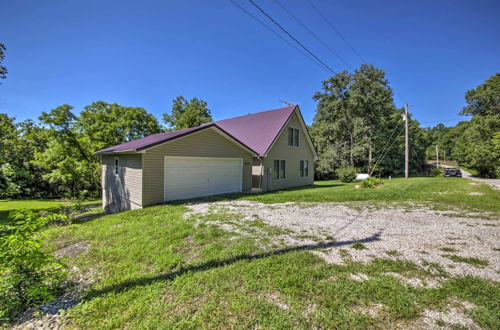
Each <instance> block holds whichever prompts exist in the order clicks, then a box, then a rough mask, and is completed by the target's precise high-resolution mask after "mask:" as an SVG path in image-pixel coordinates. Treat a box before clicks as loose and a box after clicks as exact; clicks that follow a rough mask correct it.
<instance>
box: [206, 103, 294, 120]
mask: <svg viewBox="0 0 500 330" xmlns="http://www.w3.org/2000/svg"><path fill="white" fill-rule="evenodd" d="M292 107H293V108H295V107H297V104H291V105H288V106H286V107H282V108H276V109H271V110H264V111H259V112H254V113H249V114H246V115H241V116H236V117H231V118H226V119H221V120H216V121H214V122H213V123H217V122H220V121H225V120H231V119H236V118H242V117H247V116H252V115H259V114H261V113H266V112H271V111H282V110H284V109H287V108H292Z"/></svg>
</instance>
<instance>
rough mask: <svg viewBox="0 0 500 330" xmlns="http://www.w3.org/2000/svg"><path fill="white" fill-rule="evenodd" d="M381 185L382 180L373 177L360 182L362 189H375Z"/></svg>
mask: <svg viewBox="0 0 500 330" xmlns="http://www.w3.org/2000/svg"><path fill="white" fill-rule="evenodd" d="M382 184H383V183H382V180H380V179H378V178H374V177H370V178H368V179H366V180H363V181H361V186H362V187H363V188H375V187H378V186H381V185H382Z"/></svg>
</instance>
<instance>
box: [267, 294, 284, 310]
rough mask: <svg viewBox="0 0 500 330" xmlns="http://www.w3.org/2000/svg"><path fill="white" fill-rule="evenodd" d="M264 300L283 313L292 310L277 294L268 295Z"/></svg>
mask: <svg viewBox="0 0 500 330" xmlns="http://www.w3.org/2000/svg"><path fill="white" fill-rule="evenodd" d="M264 299H265V300H266V301H267V302H269V303H271V304H273V305H275V306H277V307H278V308H279V309H281V310H283V311H287V310H289V309H290V306H288V305H287V304H285V303H284V302H283V301H281V299H280V297H279V295H278V294H276V293H270V294H268V295H266V296H265V298H264Z"/></svg>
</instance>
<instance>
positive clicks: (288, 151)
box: [262, 111, 314, 191]
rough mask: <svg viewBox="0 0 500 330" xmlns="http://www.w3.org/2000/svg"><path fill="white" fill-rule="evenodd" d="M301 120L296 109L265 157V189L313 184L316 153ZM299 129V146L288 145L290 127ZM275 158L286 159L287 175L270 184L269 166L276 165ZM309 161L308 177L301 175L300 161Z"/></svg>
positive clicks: (263, 186)
mask: <svg viewBox="0 0 500 330" xmlns="http://www.w3.org/2000/svg"><path fill="white" fill-rule="evenodd" d="M299 120H301V119H300V118H299V115H298V113H297V111H295V112H294V113H293V114H292V116H290V119H289V121H288V123H287V124H286V125H285V126H284V128H283V130H282V132H281V134H280V135H279V136H278V138H277V139H276V141H275V143H274V145H273V146H272V147H271V150H269V152H268V154H267V157H266V158H265V159H264V173H266V174H265V175H264V176H263V185H262V188H263V190H264V191H266V190H268V188H269V190H278V189H284V188H291V187H298V186H305V185H310V184H313V182H314V154H313V151H312V149H311V147H310V145H309V143H308V142H307V137H306V134H307V133H306V132H304V131H303V129H302V125H301V124H300V121H299ZM289 127H292V128H298V129H299V146H298V147H293V146H289V145H288V128H289ZM274 160H285V161H286V177H285V179H280V180H273V179H272V176H271V180H270V182H269V185H268V182H267V181H268V176H267V173H268V172H267V171H268V168H273V167H274ZM301 160H308V161H309V175H308V176H307V177H301V176H300V161H301Z"/></svg>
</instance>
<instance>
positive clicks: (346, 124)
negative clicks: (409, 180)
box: [311, 65, 424, 179]
mask: <svg viewBox="0 0 500 330" xmlns="http://www.w3.org/2000/svg"><path fill="white" fill-rule="evenodd" d="M392 95H393V92H392V89H391V87H390V86H389V82H388V80H387V79H386V78H385V73H384V72H383V71H382V70H380V69H377V68H375V67H374V66H372V65H361V67H360V68H359V69H357V70H355V71H354V72H353V73H349V72H347V71H343V72H340V73H338V74H336V75H335V76H333V77H331V78H329V79H328V80H326V81H323V86H322V90H321V91H319V92H317V93H316V94H315V95H314V97H313V99H314V100H315V101H317V102H318V105H317V110H316V115H315V117H314V122H313V125H312V126H311V136H312V138H313V141H314V145H315V147H316V150H317V151H318V154H319V160H318V161H317V162H316V164H315V165H316V175H317V177H319V178H322V179H324V178H333V177H335V169H337V168H339V167H344V166H354V167H356V168H360V169H366V170H368V168H369V167H370V165H373V162H374V161H376V160H379V159H380V158H379V157H381V155H382V151H383V149H384V146H385V145H386V143H387V141H388V140H389V137H390V136H391V133H392V132H393V131H394V130H395V129H396V132H395V133H394V137H395V139H396V142H395V143H394V145H393V147H392V148H391V149H389V150H388V151H387V154H386V156H385V157H384V159H382V160H381V161H380V163H379V165H378V166H377V174H381V175H399V174H401V173H402V168H404V166H403V164H404V163H403V161H404V156H403V155H404V153H403V152H402V150H403V148H404V137H403V136H401V134H400V133H401V128H402V120H401V114H402V112H403V111H402V109H396V107H395V106H394V102H393V98H392ZM398 125H399V126H398ZM409 126H410V134H411V135H412V140H411V141H410V142H411V145H410V147H411V148H410V151H411V160H412V164H411V168H412V169H414V170H415V171H421V169H422V167H423V163H424V146H423V145H422V142H423V139H422V138H423V132H422V129H421V128H420V127H419V125H418V122H416V121H413V120H411V119H410V125H409ZM396 127H397V128H396ZM397 134H400V135H399V136H398V135H397ZM391 142H392V141H391ZM370 150H371V151H372V156H373V159H372V164H369V153H370Z"/></svg>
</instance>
